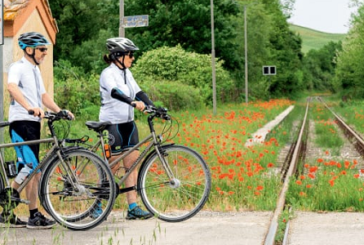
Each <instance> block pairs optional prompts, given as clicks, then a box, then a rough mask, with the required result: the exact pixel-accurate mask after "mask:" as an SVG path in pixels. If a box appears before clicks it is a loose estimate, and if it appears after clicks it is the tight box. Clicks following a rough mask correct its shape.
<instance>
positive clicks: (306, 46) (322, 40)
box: [289, 24, 346, 53]
mask: <svg viewBox="0 0 364 245" xmlns="http://www.w3.org/2000/svg"><path fill="white" fill-rule="evenodd" d="M289 26H290V29H291V30H292V31H293V32H295V33H297V34H299V35H300V36H301V38H302V52H303V53H307V52H308V51H309V50H311V49H320V48H322V47H323V46H325V45H326V44H328V43H329V42H330V41H332V42H338V41H342V40H344V39H345V36H346V34H332V33H325V32H320V31H316V30H313V29H309V28H306V27H301V26H296V25H292V24H290V25H289Z"/></svg>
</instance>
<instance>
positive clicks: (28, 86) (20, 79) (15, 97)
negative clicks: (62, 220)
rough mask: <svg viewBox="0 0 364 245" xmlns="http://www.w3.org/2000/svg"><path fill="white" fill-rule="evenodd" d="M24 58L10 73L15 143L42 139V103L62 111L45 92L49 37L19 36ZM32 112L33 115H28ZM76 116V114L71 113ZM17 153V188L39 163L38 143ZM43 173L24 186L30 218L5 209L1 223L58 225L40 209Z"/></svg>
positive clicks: (45, 227)
mask: <svg viewBox="0 0 364 245" xmlns="http://www.w3.org/2000/svg"><path fill="white" fill-rule="evenodd" d="M18 43H19V46H20V48H21V49H22V50H23V51H24V57H23V58H22V59H21V60H19V61H17V62H15V63H13V64H11V65H10V68H9V72H8V91H9V93H10V97H11V102H10V108H9V122H10V128H9V132H10V137H11V139H12V142H21V141H28V140H36V139H40V130H41V123H40V121H41V118H42V117H44V111H43V109H42V104H43V105H44V106H45V107H47V108H48V109H50V110H52V111H54V112H59V111H61V109H60V108H59V107H58V105H57V104H56V103H55V102H54V101H53V99H52V98H51V97H50V95H49V94H47V92H46V91H45V88H44V84H43V80H42V76H41V74H40V70H39V67H38V65H40V64H41V63H42V62H43V61H44V58H45V56H46V55H47V47H46V45H48V44H50V43H48V41H47V39H46V38H45V37H44V36H43V35H41V34H39V33H36V32H28V33H23V34H21V35H20V37H19V39H18ZM29 111H33V112H34V114H33V115H29ZM68 113H69V115H70V116H71V117H72V118H73V114H72V113H70V112H68ZM15 150H16V153H17V158H18V161H17V164H18V175H17V176H16V178H15V180H14V181H13V183H12V184H11V186H12V188H14V189H18V188H19V186H20V185H21V183H22V182H23V180H24V179H25V178H26V177H27V176H28V174H29V173H30V172H31V171H32V168H33V167H35V166H36V165H37V164H38V162H39V144H38V145H29V146H28V145H26V146H24V147H15ZM40 176H41V173H40V172H39V173H37V174H36V175H35V176H34V177H33V178H32V180H31V181H30V182H29V183H28V184H27V186H26V187H25V190H26V196H27V200H29V202H30V203H29V213H30V217H29V220H28V222H27V223H26V222H23V221H21V220H20V219H19V218H17V217H16V215H15V214H13V212H12V210H4V211H3V213H2V214H1V215H0V223H8V224H9V225H11V226H16V227H25V226H26V227H27V228H29V229H47V228H51V227H52V226H54V225H55V221H53V220H49V219H47V218H46V217H45V216H44V215H43V214H41V213H40V212H39V211H38V206H37V199H38V185H39V180H40Z"/></svg>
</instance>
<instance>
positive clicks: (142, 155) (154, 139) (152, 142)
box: [91, 131, 174, 193]
mask: <svg viewBox="0 0 364 245" xmlns="http://www.w3.org/2000/svg"><path fill="white" fill-rule="evenodd" d="M98 137H99V140H98V141H97V142H96V144H95V145H94V146H92V148H91V151H96V150H97V149H98V148H99V147H100V146H101V149H102V151H103V155H104V156H103V157H104V160H105V161H106V162H108V160H107V158H106V154H105V151H104V146H105V143H104V141H103V138H102V137H103V135H102V132H99V136H98ZM158 137H159V136H157V135H156V134H155V132H154V131H152V133H151V134H150V135H148V136H147V137H145V138H144V139H143V140H141V141H140V142H139V143H138V144H136V145H135V146H133V147H132V148H130V149H128V150H127V151H125V152H124V153H123V154H121V155H120V156H118V157H117V158H116V159H115V160H114V161H112V162H110V163H109V166H110V168H112V167H114V166H115V165H116V164H117V163H118V162H119V161H121V160H123V159H124V158H125V157H127V156H128V155H130V154H131V153H132V152H133V151H134V150H137V149H138V148H139V147H140V146H142V145H143V144H145V143H146V142H148V141H150V142H149V144H148V145H147V146H146V148H145V149H144V150H143V151H142V152H141V153H140V155H139V157H138V159H137V160H136V161H135V162H134V163H133V164H132V166H131V167H130V168H129V169H128V170H127V171H126V173H125V175H124V176H123V177H122V178H121V179H120V180H119V182H118V184H119V185H121V184H122V183H124V181H125V180H126V178H128V176H129V175H130V174H131V173H132V172H133V170H134V169H135V168H136V167H137V166H138V165H139V164H140V163H141V161H142V160H143V159H144V158H145V157H146V155H147V154H148V153H149V151H150V150H151V149H152V148H153V145H154V149H155V151H156V152H157V154H158V156H159V158H160V159H161V161H162V163H163V166H164V168H165V170H166V171H167V175H168V177H169V178H170V179H173V178H174V176H173V173H172V171H171V170H170V169H169V167H168V164H167V163H166V162H165V159H164V157H163V156H162V154H161V152H160V150H159V149H158V146H160V143H159V141H158V139H157V138H158ZM151 139H152V140H151ZM125 189H127V190H125V191H121V193H123V192H127V191H129V188H125ZM133 189H134V188H133ZM121 190H124V189H121Z"/></svg>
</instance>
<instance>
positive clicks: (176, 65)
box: [133, 45, 235, 105]
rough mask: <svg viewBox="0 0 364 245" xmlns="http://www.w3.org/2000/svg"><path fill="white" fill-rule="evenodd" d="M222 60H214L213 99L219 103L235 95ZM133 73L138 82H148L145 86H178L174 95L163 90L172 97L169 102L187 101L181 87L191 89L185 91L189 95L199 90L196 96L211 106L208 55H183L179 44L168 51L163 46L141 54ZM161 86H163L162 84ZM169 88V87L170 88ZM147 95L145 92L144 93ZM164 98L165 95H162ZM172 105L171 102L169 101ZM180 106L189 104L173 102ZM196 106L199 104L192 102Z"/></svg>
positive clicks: (168, 48) (209, 62) (184, 53)
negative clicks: (214, 91)
mask: <svg viewBox="0 0 364 245" xmlns="http://www.w3.org/2000/svg"><path fill="white" fill-rule="evenodd" d="M222 64H223V62H222V61H216V95H217V96H216V97H217V100H218V101H221V102H228V101H230V100H231V98H232V96H231V95H232V94H233V93H234V90H235V88H234V83H233V80H232V79H231V77H230V75H229V73H228V72H227V71H225V70H224V69H223V67H222ZM133 74H134V77H135V79H136V80H137V81H139V82H140V83H143V82H144V83H150V84H149V85H147V86H148V87H153V86H155V87H157V89H159V86H160V84H159V82H160V81H173V82H174V85H177V84H178V89H177V88H175V89H174V90H173V91H175V92H176V93H175V94H173V95H172V92H171V91H169V92H167V91H164V92H165V93H168V96H169V94H170V95H171V96H172V98H171V99H170V100H171V101H172V100H176V99H185V98H187V99H189V96H188V95H189V94H187V95H182V94H180V93H183V92H184V91H182V90H180V88H181V89H182V86H183V85H184V86H186V85H188V86H190V88H187V87H185V88H186V89H187V92H188V93H191V91H192V88H196V89H198V93H199V94H200V95H199V96H200V97H201V98H202V99H203V102H204V103H205V104H207V105H211V104H212V68H211V56H210V55H204V54H197V53H191V52H186V51H184V50H183V49H182V47H181V46H180V45H178V46H176V47H174V48H170V47H162V48H158V49H154V50H151V51H149V52H146V53H144V54H143V55H142V56H141V57H140V58H139V59H138V61H137V63H136V65H135V66H134V68H133ZM163 84H164V83H163ZM170 89H172V88H170ZM147 92H148V91H147ZM163 96H167V95H166V94H164V95H163ZM158 99H159V98H158ZM171 103H172V104H173V103H174V102H171ZM175 103H178V104H180V105H181V104H183V103H188V102H183V101H175ZM195 103H197V104H199V101H195Z"/></svg>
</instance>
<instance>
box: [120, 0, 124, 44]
mask: <svg viewBox="0 0 364 245" xmlns="http://www.w3.org/2000/svg"><path fill="white" fill-rule="evenodd" d="M119 10H120V12H119V15H120V21H119V37H125V28H124V27H123V19H124V0H120V7H119Z"/></svg>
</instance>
